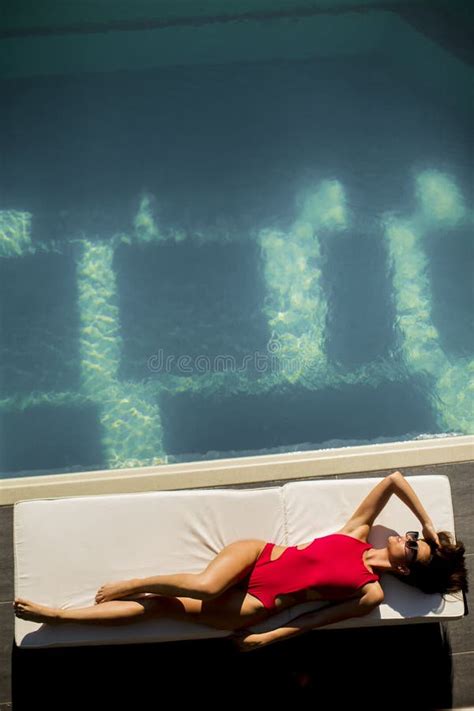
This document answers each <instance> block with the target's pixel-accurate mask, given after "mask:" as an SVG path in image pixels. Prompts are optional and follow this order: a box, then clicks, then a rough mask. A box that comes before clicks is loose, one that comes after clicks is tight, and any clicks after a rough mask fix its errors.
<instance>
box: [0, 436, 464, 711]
mask: <svg viewBox="0 0 474 711" xmlns="http://www.w3.org/2000/svg"><path fill="white" fill-rule="evenodd" d="M445 444H446V441H445ZM471 446H472V445H471ZM328 451H329V450H325V452H326V454H327V452H328ZM332 451H336V452H337V450H332ZM345 452H347V450H346V449H343V450H341V451H340V452H339V455H343V454H344V453H345ZM323 453H324V451H323ZM323 453H320V454H321V455H322V456H323ZM471 453H472V448H471ZM395 454H396V453H395V452H394V456H395ZM305 455H308V453H301V455H300V457H301V460H302V462H301V463H302V464H303V460H304V459H306V460H307V456H305ZM290 458H293V459H294V455H291V457H290ZM264 459H265V458H264ZM385 459H386V461H387V459H391V457H388V458H387V457H385ZM222 461H223V460H219V461H214V462H207V463H199V465H200V466H199V467H198V469H202V470H203V471H204V469H206V468H207V471H208V472H209V471H211V472H212V471H214V475H217V474H218V475H219V478H220V483H217V482H214V484H211V483H210V480H209V479H206V480H205V481H200V483H199V484H198V483H197V481H196V472H195V471H194V473H193V483H192V485H190V484H189V482H188V483H187V484H186V483H183V481H181V482H180V485H179V484H178V483H177V480H176V479H175V478H174V477H173V479H174V481H170V480H168V481H167V484H166V485H164V486H163V487H161V486H157V485H156V484H157V481H156V480H157V477H156V473H155V476H154V477H153V478H154V487H153V488H155V489H157V488H167V489H177V488H189V487H190V486H198V485H200V486H205V487H206V488H210V487H211V486H217V487H218V486H232V487H233V488H241V487H242V488H245V487H253V486H262V482H264V484H263V485H265V486H280V485H282V484H283V483H286V482H287V481H292V480H295V479H302V478H308V477H309V478H313V477H314V476H321V477H323V478H333V477H337V478H338V479H342V478H345V477H348V478H356V477H367V476H385V475H386V474H388V473H390V471H393V470H394V469H401V470H402V471H403V473H404V474H405V475H407V476H410V475H425V474H444V475H447V476H448V477H449V480H450V484H451V489H452V496H453V507H454V515H455V530H456V536H457V538H458V539H460V540H462V541H463V542H464V544H465V546H466V554H467V563H468V568H469V571H472V569H473V567H474V557H473V556H474V554H473V551H474V526H473V513H472V512H473V509H474V497H473V489H474V486H473V482H474V460H473V459H472V457H471V458H468V459H466V461H455V462H448V463H432V464H431V463H430V464H423V465H419V466H414V465H412V466H405V465H404V464H403V461H404V459H403V456H401V452H398V463H397V464H396V465H394V466H392V461H389V462H388V463H389V464H390V466H389V468H383V469H382V468H378V469H376V470H374V469H373V466H379V467H380V464H378V465H377V464H376V462H378V458H376V459H373V460H372V461H370V460H369V463H368V465H367V467H366V468H365V469H363V470H361V469H360V468H359V470H358V471H357V467H355V469H353V470H352V471H350V472H349V473H341V472H340V471H339V473H335V472H334V468H335V469H336V470H338V467H339V465H340V464H341V462H340V459H339V460H338V459H337V458H336V459H335V460H334V461H333V465H332V466H329V468H328V461H327V460H326V461H325V463H324V466H325V467H326V474H325V475H323V474H321V473H317V472H315V471H314V469H313V471H309V470H308V461H306V462H305V464H304V469H305V472H304V473H303V472H302V471H301V470H300V468H299V467H298V466H297V467H296V470H294V469H293V471H292V472H291V475H288V472H287V475H286V478H283V477H284V472H283V470H281V471H278V475H279V478H277V479H269V478H268V476H267V474H266V472H267V468H266V466H265V461H262V462H261V466H262V467H263V468H261V469H260V475H259V476H260V479H259V478H258V476H256V475H255V472H254V473H253V474H252V475H251V476H248V477H247V479H246V480H245V477H244V480H243V481H242V479H240V480H237V479H236V477H235V476H233V477H232V475H231V473H230V472H229V468H227V474H228V476H230V478H227V479H224V480H223V479H222V470H221V465H222ZM240 461H241V462H242V460H240ZM338 461H339V464H337V462H338ZM231 462H233V466H231V467H230V468H231V469H233V468H234V467H235V465H236V464H237V460H227V463H228V464H230V463H231ZM204 464H206V465H207V467H205V466H204ZM322 464H323V462H322V460H320V465H322ZM346 464H347V462H346ZM201 465H202V466H201ZM293 465H295V462H293ZM320 465H318V466H317V467H316V468H318V467H319V466H320ZM180 466H184V467H185V469H186V466H187V465H180ZM187 469H188V472H187V473H188V474H190V473H191V470H193V469H195V467H194V468H193V467H192V466H191V465H189V466H187ZM272 469H273V472H274V475H275V468H274V467H272ZM309 469H311V467H310V468H309ZM234 474H235V471H234ZM64 476H66V475H64ZM75 476H76V477H77V475H75ZM82 476H83V475H81V477H82ZM89 476H91V475H90V474H89ZM180 476H185V474H184V473H181V474H180ZM51 478H52V477H50V479H51ZM97 478H98V479H101V481H102V484H101V486H100V487H99V488H102V487H103V486H104V481H105V488H106V491H107V493H112V491H114V490H115V491H117V490H122V489H120V487H119V488H118V489H116V488H115V489H111V488H110V486H111V484H112V479H111V478H110V477H104V476H102V477H97ZM198 478H199V477H198ZM165 479H166V477H165ZM17 481H18V480H17ZM123 481H124V479H122V482H123ZM223 481H226V483H225V484H224V483H223ZM119 482H120V479H116V480H115V482H114V483H115V485H117V484H118V483H119ZM4 483H5V482H4ZM58 483H59V482H58ZM64 483H65V482H64V481H63V484H64ZM76 483H78V482H77V478H76ZM91 483H92V482H91V481H89V484H91ZM136 483H137V484H138V486H137V489H136V490H139V491H141V490H148V489H151V488H152V487H151V486H149V487H148V486H145V488H144V489H143V488H141V486H140V484H139V483H138V481H137V482H136ZM149 484H151V481H150V482H149ZM51 486H52V484H51ZM96 486H97V481H96ZM74 488H75V487H74ZM66 490H68V493H66ZM127 490H129V489H127ZM62 491H63V493H58V492H57V491H55V493H53V489H52V488H50V486H45V487H44V488H43V489H42V491H41V493H40V491H38V490H37V489H35V491H31V489H30V491H29V492H28V493H27V489H26V488H24V489H23V490H22V492H21V494H20V495H19V493H18V492H16V495H15V497H14V500H22V499H27V498H46V497H50V496H53V497H54V496H68V495H78V493H79V492H77V491H76V493H72V488H71V487H69V486H67V485H66V487H65V489H64V488H63V489H62ZM106 491H104V490H102V491H101V492H99V491H95V493H106ZM10 493H11V491H10ZM81 493H85V492H84V491H82V492H81ZM87 493H92V492H91V491H88V492H87ZM3 494H5V488H4V489H3ZM2 500H4V499H2ZM12 529H13V503H7V504H5V505H3V506H0V534H1V540H2V545H1V546H0V566H1V571H2V575H1V576H0V711H3V709H8V708H12V709H15V710H18V709H21V710H23V709H28V711H30V709H32V708H38V707H40V708H46V709H48V711H50V710H52V709H58V710H59V709H61V710H62V709H64V708H80V709H95V708H101V707H102V706H105V707H106V708H110V707H111V706H112V705H113V706H114V707H115V708H117V709H129V708H130V709H142V708H147V707H148V706H149V705H150V704H151V703H153V704H155V703H160V700H163V699H168V700H173V701H175V702H176V703H177V705H179V706H180V707H181V706H182V704H183V703H189V702H191V701H195V702H199V703H205V705H206V706H208V707H209V706H211V707H213V705H215V706H216V708H217V707H218V706H219V707H220V708H222V704H223V702H224V704H225V701H226V700H227V699H229V701H232V702H237V703H238V702H239V701H242V703H245V704H249V700H250V699H251V700H252V706H253V704H254V702H255V701H256V702H257V703H258V702H259V701H260V702H264V701H265V704H266V705H267V704H268V703H269V702H271V701H273V702H275V701H277V700H278V701H282V700H285V701H286V700H290V699H291V700H292V701H295V700H298V699H301V700H304V701H311V702H312V703H314V704H318V705H319V707H320V708H336V707H337V708H339V707H340V706H342V707H343V708H353V709H357V708H366V709H368V708H374V709H376V708H377V709H384V711H385V709H392V708H393V709H400V708H413V709H415V708H416V709H417V711H419V710H421V709H461V708H467V707H471V706H474V675H473V674H472V669H474V622H473V613H472V610H473V609H474V594H473V592H472V590H471V592H470V593H469V594H468V596H467V600H468V606H469V610H470V614H469V615H468V616H467V617H464V618H463V619H461V620H456V621H452V622H447V623H442V624H440V623H424V624H413V625H402V626H394V627H382V628H365V629H349V630H324V629H321V630H315V631H313V632H309V633H307V634H304V635H300V636H298V637H297V638H295V639H290V640H287V641H285V642H280V643H276V644H274V645H270V646H269V647H268V648H263V649H261V650H258V651H254V652H252V653H250V654H239V653H238V652H236V651H235V650H234V649H233V648H232V647H231V643H230V642H229V640H226V639H208V640H192V641H187V642H174V643H159V644H143V645H117V646H114V645H112V646H110V645H109V646H99V647H77V648H63V649H44V650H22V649H19V648H17V647H16V646H15V643H14V638H13V629H14V615H13V610H12V602H13V595H14V587H13V572H14V571H13V530H12ZM471 587H472V586H471ZM410 653H412V654H414V655H415V659H416V675H417V678H418V680H419V681H420V682H421V683H420V684H415V685H413V684H410V692H409V699H410V703H409V704H407V698H406V696H405V692H406V689H405V688H404V686H403V684H402V683H401V679H402V678H403V663H404V660H405V659H407V657H408V655H409V654H410ZM387 672H389V673H390V676H387ZM392 674H393V676H392Z"/></svg>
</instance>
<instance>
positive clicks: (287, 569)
mask: <svg viewBox="0 0 474 711" xmlns="http://www.w3.org/2000/svg"><path fill="white" fill-rule="evenodd" d="M274 546H275V543H267V544H266V545H265V548H264V549H263V551H262V552H261V554H260V556H259V557H258V559H257V561H256V563H255V565H254V568H253V570H252V572H251V574H250V578H249V582H248V588H247V592H248V593H250V595H253V596H254V597H256V598H257V599H258V600H260V601H261V602H262V603H263V605H264V606H265V607H266V608H267V609H268V610H271V609H274V608H275V607H276V605H275V598H276V597H278V595H286V594H289V593H295V592H298V591H300V590H304V589H305V588H309V587H315V588H317V589H318V592H319V593H321V594H322V599H326V600H338V599H344V598H348V597H351V596H352V595H353V594H354V592H355V591H356V590H357V589H358V588H360V587H362V585H365V584H366V583H368V582H373V581H374V580H379V578H380V576H379V575H377V573H371V572H370V571H369V570H368V569H367V568H366V567H365V564H364V561H363V554H364V551H366V550H368V549H369V548H372V546H371V545H370V543H365V542H364V541H360V540H359V539H357V538H354V537H353V536H348V535H346V534H345V533H331V534H330V535H328V536H321V537H320V538H315V539H314V541H313V542H312V543H310V544H309V546H307V547H306V548H301V549H298V547H297V546H289V547H288V548H287V549H286V550H284V551H283V553H282V554H281V555H280V557H279V558H277V559H276V560H273V561H272V560H271V553H272V550H273V548H274Z"/></svg>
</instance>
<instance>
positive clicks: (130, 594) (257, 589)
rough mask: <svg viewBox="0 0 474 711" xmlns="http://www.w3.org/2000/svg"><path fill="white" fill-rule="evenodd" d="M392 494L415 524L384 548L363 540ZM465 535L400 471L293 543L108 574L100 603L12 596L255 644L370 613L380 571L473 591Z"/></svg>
mask: <svg viewBox="0 0 474 711" xmlns="http://www.w3.org/2000/svg"><path fill="white" fill-rule="evenodd" d="M392 494H396V495H397V496H399V497H400V499H401V500H402V501H403V502H404V503H405V504H406V505H407V506H408V507H409V508H410V509H411V511H412V512H413V513H414V514H416V516H417V517H418V519H419V521H420V524H421V529H422V531H421V533H422V536H421V537H420V535H419V533H418V531H407V532H406V533H403V534H396V535H390V536H388V537H387V540H386V544H385V547H384V548H373V547H372V546H371V544H370V543H368V542H367V540H368V537H369V535H370V531H371V527H372V525H373V522H374V520H375V519H376V518H377V516H378V515H379V514H380V512H381V510H382V509H383V508H384V506H385V505H386V503H387V501H388V500H389V498H390V497H391V495H392ZM464 553H465V548H464V545H463V543H462V542H461V541H455V540H454V536H453V535H452V534H450V533H449V532H447V531H439V532H436V531H435V529H434V527H433V523H432V521H431V518H430V517H429V515H428V513H427V512H426V511H425V509H424V508H423V505H422V503H421V501H420V500H419V499H418V497H417V495H416V494H415V491H414V490H413V488H412V487H411V486H410V484H409V483H408V481H407V480H406V479H405V477H404V476H403V474H402V473H401V472H399V471H396V472H393V473H392V474H390V475H388V476H387V477H385V478H384V479H383V480H382V481H381V482H379V483H378V484H377V485H376V486H375V487H374V488H373V489H372V491H371V492H370V493H369V494H368V496H367V497H366V498H365V499H364V500H363V501H362V502H361V504H360V505H359V506H358V508H357V509H356V510H355V512H354V513H353V515H352V516H351V517H350V518H349V520H348V521H347V522H346V524H345V525H344V526H343V527H342V528H340V529H339V530H337V531H335V532H334V533H331V534H329V535H325V536H319V537H317V538H315V539H314V540H312V541H309V542H306V543H301V544H300V545H296V546H278V545H276V544H274V543H271V542H268V541H264V540H260V539H245V540H237V541H234V542H233V543H230V544H229V545H227V546H225V548H223V549H222V550H221V551H220V552H219V553H218V554H217V555H216V556H215V558H214V559H213V560H212V561H211V562H210V563H209V565H208V566H207V567H206V569H205V570H203V571H201V572H200V573H175V574H172V575H157V576H153V577H149V578H134V579H131V580H121V581H117V582H109V583H105V584H104V585H102V587H100V588H99V590H98V592H97V595H96V598H95V605H93V606H92V607H83V608H77V609H61V608H54V607H46V606H45V605H40V604H38V603H35V602H32V601H30V600H25V599H24V598H20V597H18V598H16V599H15V602H14V603H13V604H14V610H15V615H16V616H17V617H19V618H22V619H25V620H32V621H35V622H43V623H50V624H52V623H54V624H60V623H63V622H79V623H94V624H109V625H110V624H113V625H117V624H128V623H133V621H135V620H137V619H141V620H143V619H156V618H157V617H163V616H164V617H168V618H173V619H176V620H188V621H191V622H196V623H198V624H204V625H209V626H211V627H215V628H217V629H222V630H234V635H233V639H234V642H235V644H236V646H237V648H238V649H240V650H241V651H251V650H252V649H256V648H259V647H262V646H265V645H268V644H272V643H274V642H276V641H278V640H281V639H284V638H286V637H289V636H294V635H297V634H301V633H303V632H305V631H307V630H311V629H315V628H317V627H323V626H324V625H329V624H332V623H334V622H339V621H341V620H345V619H348V618H351V617H359V616H362V615H366V614H368V613H369V612H370V611H371V610H373V609H374V608H376V607H377V606H378V605H380V603H381V602H382V601H383V599H384V592H383V589H382V586H381V584H380V575H381V573H391V574H393V575H395V576H396V577H398V578H399V579H402V580H404V581H405V582H407V583H409V584H410V585H413V586H416V587H417V588H419V589H420V590H422V591H423V592H425V593H441V594H445V593H453V592H458V591H460V590H462V591H464V592H467V590H468V580H467V572H466V567H465V560H464ZM312 600H322V601H323V600H325V601H330V602H331V603H332V604H330V605H328V606H326V607H323V608H321V609H319V610H316V611H312V612H309V613H305V614H303V615H300V616H299V617H296V618H295V619H294V620H292V621H291V623H289V624H288V625H287V626H285V627H279V628H277V629H273V630H270V631H267V632H263V633H250V632H249V631H248V629H247V628H248V627H251V626H253V625H255V624H258V623H261V622H263V621H265V620H267V619H268V618H270V617H271V616H273V615H275V614H277V613H280V612H281V611H282V610H283V609H285V608H287V607H291V606H293V605H298V604H301V603H303V602H308V601H312Z"/></svg>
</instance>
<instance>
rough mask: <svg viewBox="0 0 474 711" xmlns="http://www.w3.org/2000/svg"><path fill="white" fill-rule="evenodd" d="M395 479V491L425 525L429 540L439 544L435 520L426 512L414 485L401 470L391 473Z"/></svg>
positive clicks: (424, 529) (425, 534)
mask: <svg viewBox="0 0 474 711" xmlns="http://www.w3.org/2000/svg"><path fill="white" fill-rule="evenodd" d="M390 476H391V477H392V480H393V487H394V489H393V491H394V493H395V494H396V495H397V496H398V497H399V498H400V499H401V500H402V501H403V503H404V504H406V505H407V506H408V508H409V509H410V510H411V511H413V513H414V514H415V516H416V517H417V518H418V520H419V522H420V523H421V525H422V526H423V536H424V537H425V538H426V539H427V540H431V541H434V542H435V543H436V544H437V545H439V538H438V534H437V533H436V531H435V529H434V526H433V522H432V520H431V518H430V517H429V515H428V513H427V512H426V510H425V508H424V506H423V504H422V503H421V501H420V499H419V498H418V496H417V495H416V494H415V492H414V490H413V487H412V486H410V484H409V483H408V481H407V480H406V479H405V477H404V476H403V474H402V473H401V472H399V471H396V472H393V474H391V475H390Z"/></svg>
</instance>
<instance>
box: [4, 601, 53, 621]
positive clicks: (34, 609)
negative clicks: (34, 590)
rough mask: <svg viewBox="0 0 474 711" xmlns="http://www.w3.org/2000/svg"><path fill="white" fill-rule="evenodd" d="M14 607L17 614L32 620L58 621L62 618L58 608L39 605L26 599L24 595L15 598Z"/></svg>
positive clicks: (23, 618) (24, 618)
mask: <svg viewBox="0 0 474 711" xmlns="http://www.w3.org/2000/svg"><path fill="white" fill-rule="evenodd" d="M13 608H14V610H15V615H16V616H17V617H20V618H21V619H22V620H31V621H32V622H57V621H58V620H60V619H61V611H60V610H59V609H58V608H56V607H47V606H46V605H37V604H36V603H35V602H31V600H25V598H23V597H17V598H15V602H14V603H13Z"/></svg>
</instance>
